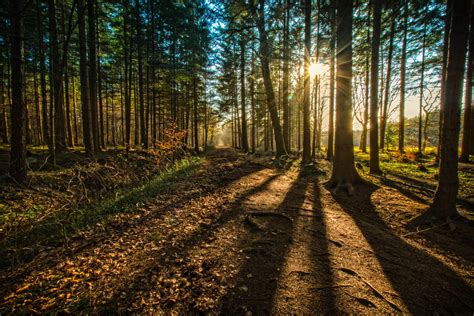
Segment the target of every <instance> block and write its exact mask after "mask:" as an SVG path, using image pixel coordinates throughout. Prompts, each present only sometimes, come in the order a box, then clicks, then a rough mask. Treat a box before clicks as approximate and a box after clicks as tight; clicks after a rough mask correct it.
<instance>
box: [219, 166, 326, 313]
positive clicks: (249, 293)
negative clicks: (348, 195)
mask: <svg viewBox="0 0 474 316" xmlns="http://www.w3.org/2000/svg"><path fill="white" fill-rule="evenodd" d="M315 182H317V179H316V178H315V177H313V176H304V175H303V174H299V176H298V177H297V179H296V180H295V181H294V182H293V183H292V185H291V187H290V189H289V190H288V191H287V193H286V195H285V197H284V200H283V201H282V202H281V204H280V205H279V207H278V208H277V209H276V210H267V211H269V212H275V213H277V214H278V213H279V214H284V215H287V216H289V217H290V218H291V219H292V221H291V222H290V221H289V220H287V219H285V218H284V217H279V216H274V217H273V216H271V217H268V218H266V220H265V221H266V225H265V228H266V229H267V231H266V232H262V231H260V230H255V229H251V228H250V229H248V233H247V235H246V236H245V237H244V240H243V241H242V245H243V249H244V251H245V252H246V254H247V256H248V257H247V260H246V262H244V264H243V265H242V266H241V267H240V271H239V273H238V275H237V276H236V281H237V286H236V288H235V289H234V290H233V291H230V292H229V293H227V295H226V296H225V297H224V299H223V302H222V312H223V313H224V314H245V313H246V312H248V311H250V312H252V313H254V314H258V315H260V314H286V313H296V314H298V313H302V314H305V313H314V312H330V311H334V310H335V306H334V296H333V293H332V291H331V285H332V282H333V280H332V279H333V278H332V272H331V268H330V262H329V253H328V244H327V239H326V227H325V222H324V218H323V214H322V213H321V208H322V206H321V202H320V192H319V186H318V185H317V184H315ZM311 188H313V191H311ZM312 193H313V194H314V195H312ZM308 195H309V196H310V197H312V198H313V205H310V206H309V209H308V208H307V207H305V206H304V205H305V200H306V199H307V197H308ZM302 212H303V213H304V214H302ZM307 221H309V222H307ZM290 257H291V258H290Z"/></svg>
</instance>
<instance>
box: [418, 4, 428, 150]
mask: <svg viewBox="0 0 474 316" xmlns="http://www.w3.org/2000/svg"><path fill="white" fill-rule="evenodd" d="M426 10H428V8H426ZM421 45H422V49H421V76H420V100H419V102H420V104H419V111H418V154H419V155H420V156H421V155H422V154H423V92H424V88H425V51H426V18H425V22H424V23H423V35H422V44H421Z"/></svg>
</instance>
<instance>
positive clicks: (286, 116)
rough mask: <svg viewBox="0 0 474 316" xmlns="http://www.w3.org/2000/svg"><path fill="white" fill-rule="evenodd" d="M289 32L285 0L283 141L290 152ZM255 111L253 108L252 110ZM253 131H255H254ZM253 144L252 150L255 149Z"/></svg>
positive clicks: (286, 1) (288, 17)
mask: <svg viewBox="0 0 474 316" xmlns="http://www.w3.org/2000/svg"><path fill="white" fill-rule="evenodd" d="M289 32H290V1H289V0H285V15H284V28H283V83H282V85H283V87H282V88H283V101H282V108H283V141H284V142H285V147H286V150H287V151H288V152H291V145H290V108H289V105H288V86H289V77H290V75H289V73H290V71H289V61H290V45H289ZM252 111H253V110H252ZM252 133H253V132H252ZM254 147H255V146H253V147H252V148H253V149H252V151H255V148H254Z"/></svg>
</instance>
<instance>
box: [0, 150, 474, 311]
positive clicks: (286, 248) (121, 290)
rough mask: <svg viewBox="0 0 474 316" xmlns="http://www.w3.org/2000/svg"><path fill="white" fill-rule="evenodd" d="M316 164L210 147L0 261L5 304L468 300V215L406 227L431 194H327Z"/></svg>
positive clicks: (451, 305)
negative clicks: (197, 160) (142, 195)
mask: <svg viewBox="0 0 474 316" xmlns="http://www.w3.org/2000/svg"><path fill="white" fill-rule="evenodd" d="M321 164H322V165H323V163H321ZM316 166H318V167H314V168H309V169H308V168H307V169H305V170H303V171H302V172H299V171H298V172H297V171H296V170H293V169H292V168H289V170H282V169H276V168H273V167H271V166H270V165H269V163H268V160H265V159H261V158H258V157H255V156H252V155H245V154H242V153H240V152H238V151H236V150H233V149H229V148H218V149H216V150H214V151H212V152H211V153H209V154H208V155H207V156H206V157H205V160H203V163H202V164H201V165H199V166H198V167H197V169H196V170H194V172H193V174H192V175H191V176H190V177H188V178H184V179H180V180H178V183H176V185H175V186H173V188H172V189H170V190H168V191H166V192H164V193H160V194H158V195H157V196H155V197H153V198H152V199H149V200H147V201H146V203H143V204H140V205H139V207H138V208H137V210H136V211H132V212H124V213H119V214H116V215H114V216H113V217H112V218H111V219H109V220H108V221H106V222H102V223H99V224H96V225H95V226H94V227H93V228H92V229H90V230H88V231H83V232H81V233H80V234H78V235H77V236H76V237H74V238H72V239H71V240H70V241H69V242H68V243H67V244H65V245H63V246H62V247H59V248H52V249H47V250H45V251H44V252H42V253H40V254H39V255H38V256H36V257H35V258H34V259H33V260H32V261H31V262H28V263H24V264H22V265H19V266H16V267H15V268H13V269H4V270H2V271H1V272H0V284H1V288H0V292H1V297H2V298H3V301H2V302H1V305H0V313H1V314H4V313H8V312H18V311H20V310H22V311H28V312H37V313H40V312H45V311H53V310H55V311H66V312H67V311H68V312H75V311H89V312H93V313H107V312H138V313H145V312H170V311H174V312H222V313H225V314H227V313H232V314H245V315H251V314H270V313H272V314H274V313H277V314H290V313H291V314H314V313H323V312H327V313H334V312H344V313H364V314H365V313H400V312H404V313H435V312H437V313H468V312H469V313H472V312H473V311H474V272H473V271H474V270H473V262H474V253H473V251H472V245H473V244H474V236H473V234H472V226H470V225H469V224H466V223H462V222H460V223H456V229H455V230H454V231H450V230H449V227H446V226H443V227H438V228H435V229H431V230H429V231H426V232H409V231H406V230H405V228H404V226H403V222H404V221H405V220H407V219H408V218H410V217H412V216H413V215H415V214H417V213H420V212H421V211H422V210H423V209H424V208H425V207H426V205H425V203H426V201H424V200H422V199H420V198H416V199H415V197H414V196H409V195H405V194H406V192H403V191H401V190H399V189H395V188H391V187H387V186H383V185H381V186H376V185H366V186H359V187H357V188H356V191H355V192H356V193H355V195H354V196H352V197H349V196H342V195H338V196H335V195H332V193H331V192H330V191H328V190H327V189H326V188H325V187H324V185H323V184H324V181H325V180H326V179H327V177H328V175H327V174H326V171H325V170H324V168H323V167H321V168H319V165H316Z"/></svg>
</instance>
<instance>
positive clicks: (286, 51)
mask: <svg viewBox="0 0 474 316" xmlns="http://www.w3.org/2000/svg"><path fill="white" fill-rule="evenodd" d="M289 33H290V1H289V0H285V15H284V27H283V82H282V85H283V86H282V89H283V101H282V108H283V141H284V142H285V147H286V150H287V151H288V152H291V145H290V108H289V105H288V86H289V77H290V71H289V68H290V67H289V62H290V44H289V42H290V40H289V37H290V36H289Z"/></svg>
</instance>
